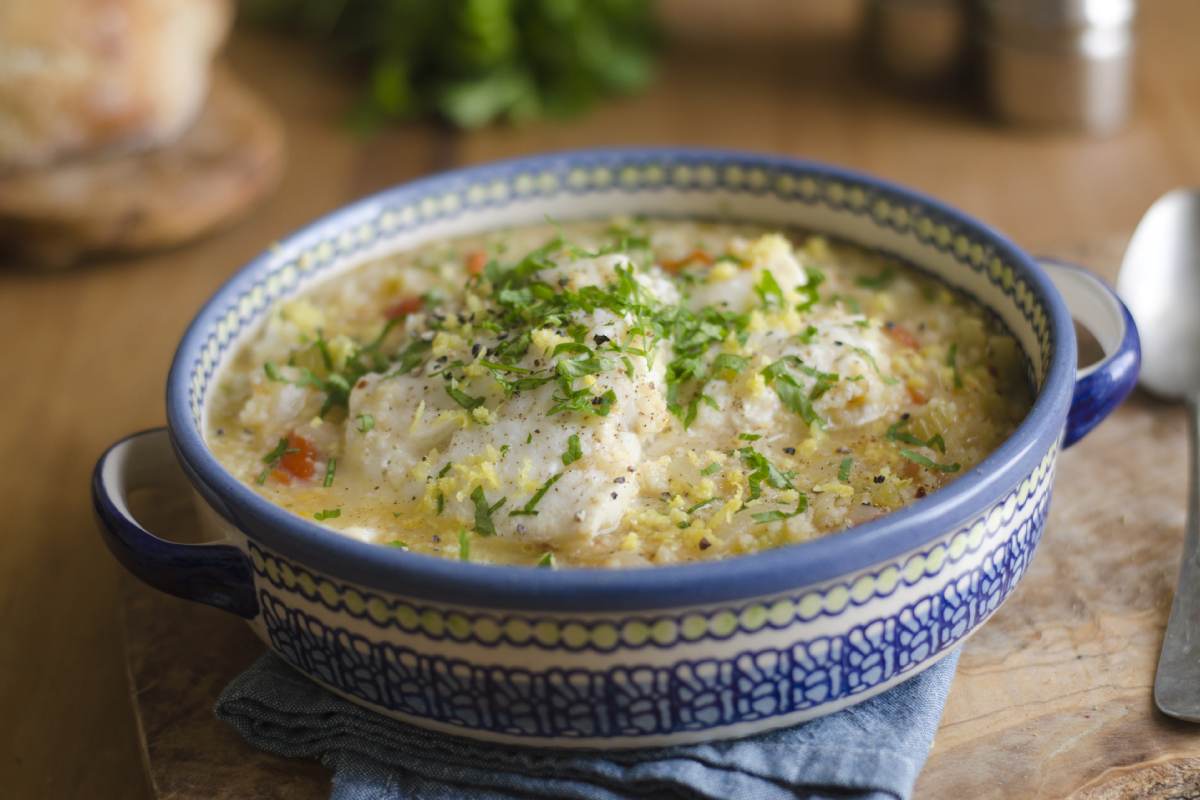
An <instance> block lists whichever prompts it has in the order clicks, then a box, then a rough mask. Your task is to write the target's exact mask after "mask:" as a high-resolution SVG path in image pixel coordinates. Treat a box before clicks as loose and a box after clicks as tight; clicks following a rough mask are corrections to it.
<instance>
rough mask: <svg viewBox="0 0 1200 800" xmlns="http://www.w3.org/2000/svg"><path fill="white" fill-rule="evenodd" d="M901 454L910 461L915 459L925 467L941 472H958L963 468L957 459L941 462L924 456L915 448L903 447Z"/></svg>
mask: <svg viewBox="0 0 1200 800" xmlns="http://www.w3.org/2000/svg"><path fill="white" fill-rule="evenodd" d="M900 455H902V456H904V457H905V458H907V459H908V460H909V461H915V462H916V463H918V464H920V465H921V466H923V467H928V468H929V469H936V470H937V471H939V472H958V471H959V470H960V469H962V464H959V463H958V462H957V461H955V462H954V463H953V464H939V463H937V462H936V461H934V460H933V459H931V458H929V457H927V456H923V455H921V454H920V453H918V452H916V451H915V450H908V449H905V448H901V450H900Z"/></svg>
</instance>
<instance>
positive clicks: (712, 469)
mask: <svg viewBox="0 0 1200 800" xmlns="http://www.w3.org/2000/svg"><path fill="white" fill-rule="evenodd" d="M720 471H721V465H720V464H718V463H717V462H716V461H714V462H713V463H711V464H709V465H708V466H707V467H705V468H704V469H702V470H700V474H701V475H715V474H716V473H718V472H720Z"/></svg>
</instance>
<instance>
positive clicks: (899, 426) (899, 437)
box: [887, 419, 946, 453]
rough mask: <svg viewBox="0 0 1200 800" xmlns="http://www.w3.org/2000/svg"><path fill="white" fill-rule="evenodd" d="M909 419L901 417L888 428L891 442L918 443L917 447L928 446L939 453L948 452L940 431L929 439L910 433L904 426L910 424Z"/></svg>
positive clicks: (888, 436)
mask: <svg viewBox="0 0 1200 800" xmlns="http://www.w3.org/2000/svg"><path fill="white" fill-rule="evenodd" d="M908 422H909V421H908V420H907V419H901V420H900V421H899V422H897V423H896V424H894V425H892V426H891V427H889V428H888V429H887V438H888V441H891V442H903V443H904V444H911V445H916V446H917V447H928V448H930V449H932V450H937V451H938V452H939V453H945V452H946V441H945V440H944V439H943V438H942V435H941V434H940V433H935V434H934V435H933V436H930V437H929V438H928V439H922V438H921V437H919V436H917V435H915V434H913V433H910V432H908V431H906V430H904V428H905V427H906V426H907V425H908Z"/></svg>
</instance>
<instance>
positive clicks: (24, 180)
mask: <svg viewBox="0 0 1200 800" xmlns="http://www.w3.org/2000/svg"><path fill="white" fill-rule="evenodd" d="M283 156H284V142H283V126H282V124H281V122H280V121H279V118H278V117H277V116H276V114H275V112H273V111H272V110H271V109H269V108H268V107H267V106H266V105H265V104H264V103H263V102H262V101H261V100H259V99H258V97H257V96H256V95H255V94H254V93H253V92H251V91H250V90H249V89H248V88H246V87H245V86H244V85H243V84H242V83H241V82H240V81H239V80H238V79H237V78H236V77H235V76H234V75H233V73H232V72H230V71H229V70H228V69H227V68H218V69H217V70H216V71H215V72H214V75H213V82H212V88H211V90H210V93H209V97H208V100H207V101H206V103H205V105H204V108H203V109H202V110H201V112H200V115H199V117H198V118H197V119H196V121H195V122H194V123H193V124H192V125H191V127H189V128H188V129H187V130H186V131H185V132H184V134H183V135H182V136H181V137H180V138H179V139H178V140H176V141H175V142H172V143H171V144H168V145H165V146H162V147H159V148H155V149H150V150H142V151H136V152H122V153H116V154H111V155H103V156H94V157H88V158H80V159H76V160H72V161H68V162H65V163H59V164H55V165H53V166H49V167H38V168H33V169H20V170H11V171H7V172H4V173H3V174H0V264H11V265H14V266H27V267H41V268H47V267H49V268H54V267H63V266H67V265H70V264H73V263H75V262H77V261H78V260H79V259H80V258H82V257H84V256H88V255H92V254H116V253H124V254H128V253H136V252H142V251H145V250H153V249H160V248H164V247H171V246H173V245H178V244H182V243H183V242H186V241H189V240H191V239H194V238H196V237H197V236H200V235H201V234H204V233H207V232H209V231H211V230H214V229H216V228H219V227H221V226H222V225H225V224H228V223H230V222H232V221H233V220H235V219H237V218H238V217H239V216H240V215H242V214H243V213H244V212H245V211H246V210H247V209H248V208H249V207H250V206H251V205H253V204H254V203H255V202H256V201H258V200H259V199H261V198H262V196H263V195H264V194H265V193H266V192H268V191H269V190H270V189H271V188H273V187H274V186H275V184H276V182H277V181H278V179H279V176H280V173H281V171H282V168H283Z"/></svg>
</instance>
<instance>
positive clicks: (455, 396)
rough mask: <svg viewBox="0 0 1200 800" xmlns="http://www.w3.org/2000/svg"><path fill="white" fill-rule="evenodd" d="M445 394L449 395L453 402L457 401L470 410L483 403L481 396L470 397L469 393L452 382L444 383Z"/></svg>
mask: <svg viewBox="0 0 1200 800" xmlns="http://www.w3.org/2000/svg"><path fill="white" fill-rule="evenodd" d="M446 394H448V395H450V398H451V399H452V400H453V401H454V402H456V403H458V404H459V405H460V406H462V407H463V408H465V409H466V410H467V411H472V410H474V409H476V408H479V407H480V406H481V405H483V398H482V397H471V395H469V394H467V393H466V392H463V391H461V390H459V389H458V387H456V386H455V385H454V384H453V383H447V384H446Z"/></svg>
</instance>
